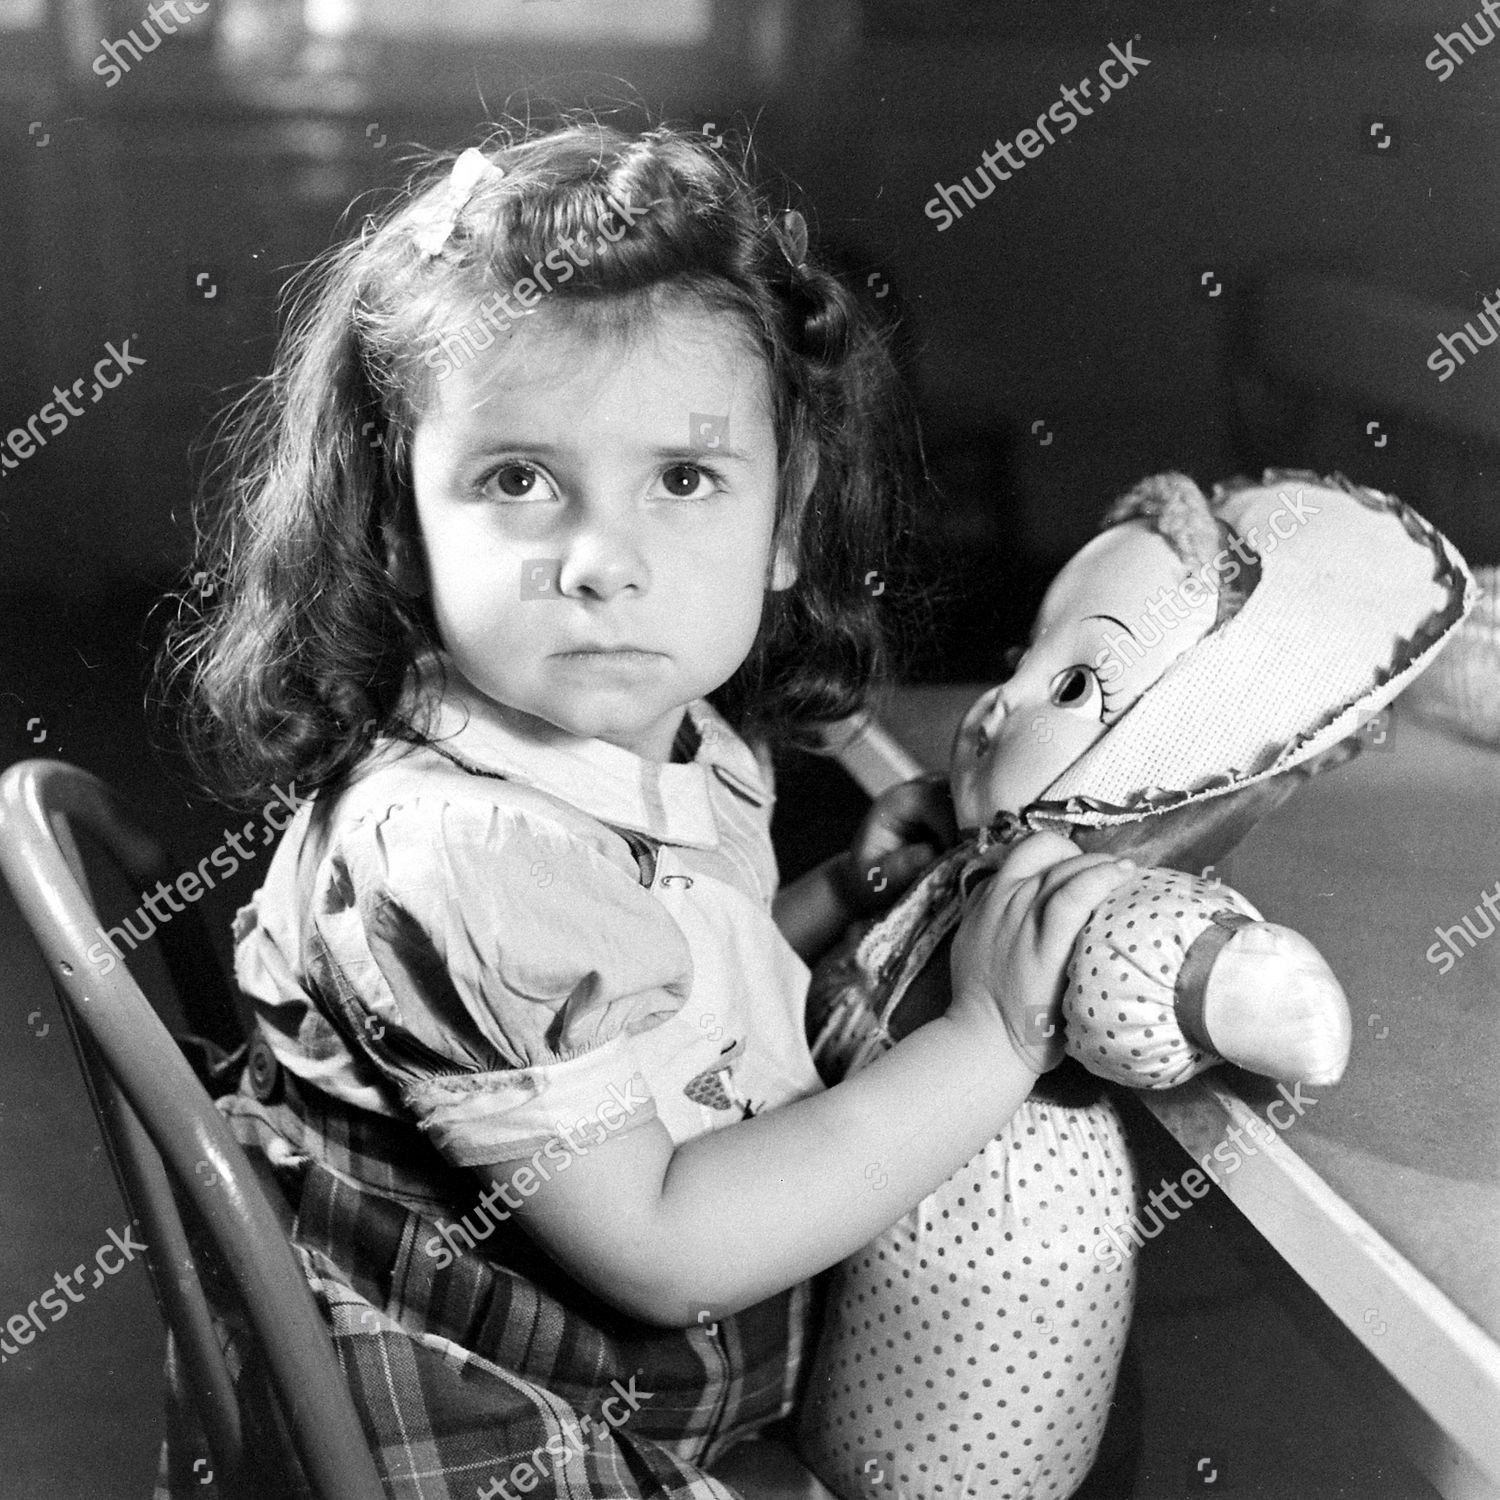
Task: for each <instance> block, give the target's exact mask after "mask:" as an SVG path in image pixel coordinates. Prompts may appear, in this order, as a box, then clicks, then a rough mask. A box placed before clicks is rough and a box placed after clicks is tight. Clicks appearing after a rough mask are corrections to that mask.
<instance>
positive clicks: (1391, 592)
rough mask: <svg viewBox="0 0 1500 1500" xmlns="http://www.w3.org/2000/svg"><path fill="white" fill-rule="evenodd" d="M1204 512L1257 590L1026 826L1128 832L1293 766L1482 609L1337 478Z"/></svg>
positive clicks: (1245, 496) (1393, 513)
mask: <svg viewBox="0 0 1500 1500" xmlns="http://www.w3.org/2000/svg"><path fill="white" fill-rule="evenodd" d="M1210 506H1211V508H1212V510H1213V512H1214V514H1215V515H1216V516H1217V517H1218V518H1219V519H1220V520H1221V521H1223V522H1225V523H1227V524H1228V525H1229V526H1231V527H1232V528H1233V529H1234V531H1235V532H1236V533H1237V535H1238V538H1239V544H1240V547H1241V548H1242V549H1243V548H1245V547H1248V548H1249V549H1251V550H1252V551H1253V552H1254V553H1255V554H1256V557H1255V561H1258V564H1259V568H1260V576H1259V578H1258V579H1257V580H1256V583H1255V587H1254V588H1253V589H1252V590H1251V592H1250V593H1249V595H1248V597H1247V598H1246V599H1245V601H1244V603H1243V605H1242V606H1241V608H1240V609H1239V611H1238V612H1237V613H1236V614H1234V615H1233V616H1232V617H1230V618H1229V619H1227V620H1225V621H1224V622H1223V623H1222V624H1219V625H1216V626H1215V627H1214V628H1213V629H1212V630H1210V631H1209V632H1208V634H1207V635H1205V636H1204V637H1203V639H1202V640H1201V641H1200V642H1199V643H1198V644H1197V645H1196V646H1194V647H1193V648H1192V650H1190V651H1188V652H1186V653H1185V654H1184V655H1183V656H1181V657H1179V658H1178V659H1177V660H1176V661H1175V662H1174V663H1173V664H1172V665H1171V667H1169V668H1168V670H1167V671H1166V672H1165V673H1164V674H1163V675H1162V677H1161V679H1160V680H1159V681H1158V682H1156V683H1155V684H1153V685H1152V686H1151V687H1150V688H1149V689H1148V690H1147V691H1146V692H1145V693H1144V694H1142V696H1141V697H1140V699H1139V700H1138V701H1137V702H1136V703H1135V704H1134V705H1133V706H1132V707H1131V708H1130V709H1129V710H1128V711H1127V712H1126V713H1125V714H1124V715H1123V716H1122V717H1121V718H1120V720H1119V721H1118V722H1117V723H1116V724H1115V725H1114V726H1113V728H1111V729H1110V731H1109V732H1108V733H1107V734H1106V735H1104V736H1103V737H1102V738H1101V739H1099V740H1098V741H1096V743H1095V744H1094V745H1093V746H1092V747H1090V749H1088V750H1087V751H1085V752H1084V754H1083V755H1081V756H1080V757H1079V758H1078V759H1077V760H1076V761H1074V762H1073V764H1072V765H1071V766H1069V767H1068V769H1067V770H1066V771H1064V772H1063V774H1062V775H1061V776H1060V777H1058V779H1057V780H1056V781H1055V782H1053V783H1052V785H1051V786H1050V787H1048V788H1047V790H1046V792H1045V793H1044V794H1043V795H1042V797H1040V798H1039V799H1038V800H1037V801H1035V802H1033V803H1032V804H1030V806H1028V807H1027V808H1026V809H1025V810H1024V811H1023V813H1022V815H1021V818H1020V820H1019V821H1020V822H1021V823H1023V824H1024V825H1025V826H1027V827H1030V828H1033V829H1035V828H1047V827H1060V826H1066V825H1072V826H1082V827H1096V828H1097V827H1107V826H1111V825H1115V824H1122V823H1130V822H1135V821H1137V820H1139V819H1142V818H1146V817H1150V816H1152V815H1154V814H1157V813H1160V812H1163V811H1165V810H1166V809H1168V808H1173V807H1178V806H1182V805H1185V804H1187V803H1190V802H1196V801H1201V800H1204V799H1206V798H1210V797H1218V796H1222V795H1224V794H1225V793H1227V792H1231V791H1234V790H1236V789H1237V788H1239V787H1242V786H1248V785H1249V784H1251V783H1252V782H1256V781H1262V780H1265V779H1266V778H1268V777H1271V776H1276V775H1278V774H1280V773H1281V772H1283V771H1286V770H1289V769H1290V768H1292V767H1293V766H1298V765H1301V764H1303V763H1304V762H1306V761H1309V760H1311V759H1313V758H1314V757H1315V756H1318V755H1320V754H1322V753H1323V752H1324V751H1327V750H1329V749H1330V748H1331V747H1332V746H1334V745H1336V744H1337V743H1338V742H1339V741H1341V740H1344V739H1346V738H1348V737H1349V736H1350V735H1352V734H1354V733H1355V732H1356V731H1357V730H1358V729H1359V727H1360V725H1361V723H1362V722H1363V721H1364V720H1365V719H1366V718H1368V717H1369V716H1370V715H1371V714H1373V713H1376V712H1377V711H1378V710H1380V709H1381V708H1383V707H1385V705H1386V704H1388V703H1389V702H1390V701H1391V700H1392V699H1393V698H1395V697H1396V695H1397V694H1398V693H1400V692H1401V691H1402V689H1403V688H1405V687H1406V686H1407V685H1408V684H1409V683H1410V682H1411V681H1412V680H1413V678H1415V677H1416V676H1417V675H1418V674H1419V673H1420V672H1422V671H1423V670H1424V669H1425V668H1426V667H1427V665H1428V664H1429V663H1430V662H1431V660H1432V658H1433V656H1434V655H1435V654H1436V653H1437V651H1438V650H1439V649H1440V648H1441V646H1442V645H1443V644H1444V643H1445V642H1446V640H1447V638H1448V636H1449V635H1450V634H1451V633H1452V631H1453V630H1454V629H1455V628H1456V627H1457V625H1458V624H1459V622H1460V621H1461V620H1462V619H1463V617H1464V616H1465V615H1466V614H1467V613H1468V612H1469V610H1470V609H1472V608H1473V607H1474V605H1475V603H1476V602H1477V600H1478V597H1479V590H1478V586H1477V584H1476V583H1475V581H1474V578H1473V576H1472V574H1471V573H1470V572H1469V569H1468V566H1467V565H1466V564H1465V562H1464V560H1463V558H1462V557H1461V556H1460V555H1459V554H1458V552H1457V551H1456V550H1455V549H1454V547H1453V546H1452V544H1451V543H1450V542H1449V541H1448V540H1447V539H1446V538H1445V537H1444V536H1443V535H1442V534H1441V533H1440V532H1439V531H1438V530H1437V529H1436V528H1435V527H1433V526H1432V525H1430V524H1429V523H1428V522H1427V521H1425V520H1424V519H1423V518H1422V517H1421V516H1419V515H1418V514H1417V513H1416V512H1415V511H1414V510H1412V509H1411V507H1410V506H1408V505H1405V504H1403V503H1402V502H1401V501H1400V500H1398V499H1396V498H1395V496H1393V495H1386V494H1382V493H1381V492H1380V491H1378V490H1372V489H1367V488H1365V487H1363V486H1360V485H1356V484H1352V483H1351V482H1350V481H1349V480H1347V479H1345V478H1344V476H1343V475H1342V474H1334V475H1333V476H1332V477H1331V478H1327V479H1323V478H1320V477H1319V476H1318V475H1316V474H1314V473H1311V472H1309V471H1306V470H1295V469H1289V470H1267V471H1266V472H1265V474H1264V475H1263V477H1262V479H1261V481H1260V483H1259V484H1256V483H1254V482H1253V481H1250V480H1247V479H1239V480H1234V481H1231V482H1229V483H1227V484H1222V485H1220V486H1218V487H1217V488H1216V489H1215V490H1214V493H1213V495H1212V497H1211V498H1210ZM1165 628H1170V626H1167V627H1165Z"/></svg>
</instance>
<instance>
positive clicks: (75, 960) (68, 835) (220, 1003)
mask: <svg viewBox="0 0 1500 1500" xmlns="http://www.w3.org/2000/svg"><path fill="white" fill-rule="evenodd" d="M80 835H82V836H85V837H86V838H87V839H88V840H90V841H91V843H92V844H93V845H95V846H97V847H98V848H99V849H100V850H101V851H102V852H103V853H104V854H105V855H106V856H107V857H108V859H109V860H110V861H111V862H112V863H113V864H114V865H115V866H116V867H117V868H118V870H119V871H120V872H121V873H122V874H123V875H124V876H125V877H126V879H127V880H128V881H129V883H130V885H131V886H132V887H133V888H134V889H136V890H139V891H142V892H143V893H144V892H147V891H152V890H154V889H156V887H157V885H158V882H161V881H166V882H168V883H169V884H170V883H171V882H172V881H173V880H175V878H176V877H177V875H178V874H179V873H180V870H179V869H177V868H175V867H174V866H173V865H172V864H171V862H170V861H169V859H168V858H167V856H166V854H165V853H164V851H163V850H162V849H161V848H160V847H159V846H158V845H157V844H156V843H155V842H154V841H153V840H151V839H150V838H149V837H147V836H146V835H145V834H143V833H142V832H141V831H140V830H139V829H138V828H137V827H136V826H134V824H133V823H132V821H131V819H130V818H129V816H128V814H127V813H126V811H125V809H124V807H123V806H122V804H121V803H120V801H119V799H118V798H116V797H115V795H114V794H113V793H112V792H111V791H110V789H109V788H108V787H107V786H106V785H105V784H104V783H103V782H102V781H100V780H99V779H98V778H97V777H95V776H92V775H90V774H89V773H88V772H86V771H83V770H80V769H78V768H77V767H75V766H70V765H68V764H66V763H64V762H60V761H45V760H31V761H22V762H20V763H19V764H17V765H14V766H11V767H10V768H9V769H8V770H7V771H6V772H5V773H4V775H3V776H0V873H3V875H4V877H5V880H6V882H7V883H8V885H9V886H10V889H11V892H12V894H13V895H14V897H15V900H16V904H17V905H18V907H19V908H20V910H21V913H22V915H23V917H24V918H25V920H26V922H27V924H28V926H29V927H30V929H31V931H32V934H33V935H34V936H35V938H36V941H37V944H38V946H39V947H40V948H41V951H42V954H43V956H44V958H45V960H46V963H47V968H48V971H49V973H50V975H51V978H52V982H53V987H54V989H55V990H56V992H57V995H58V998H59V1001H60V1002H61V1004H62V1009H63V1015H64V1017H65V1019H66V1021H67V1024H68V1031H69V1035H70V1036H71V1037H72V1040H73V1044H74V1048H75V1051H76V1052H77V1055H78V1059H79V1064H80V1066H81V1068H82V1069H83V1073H84V1078H85V1082H86V1083H87V1085H88V1090H89V1096H90V1098H91V1100H92V1102H93V1106H94V1111H95V1114H96V1116H97V1117H98V1120H99V1125H100V1129H101V1131H102V1132H103V1135H104V1139H105V1143H106V1145H107V1147H108V1148H109V1153H110V1157H111V1160H112V1162H113V1165H114V1169H115V1173H116V1176H117V1177H118V1179H119V1182H120V1188H121V1191H122V1193H123V1195H124V1197H125V1201H126V1206H127V1208H128V1209H129V1210H130V1212H131V1213H132V1215H134V1217H135V1218H136V1219H137V1220H139V1222H140V1224H141V1226H142V1230H143V1233H144V1236H145V1238H146V1241H147V1246H148V1248H147V1250H146V1252H145V1256H144V1259H145V1260H146V1263H147V1267H148V1270H149V1272H150V1275H151V1282H152V1287H153V1289H154V1291H155V1293H156V1298H157V1302H158V1305H159V1306H160V1308H161V1311H162V1315H163V1317H164V1319H165V1320H166V1322H167V1325H168V1327H169V1328H170V1329H171V1331H172V1334H173V1336H174V1339H175V1342H176V1345H177V1355H178V1358H179V1359H180V1361H181V1364H182V1367H183V1370H184V1372H185V1374H186V1376H187V1379H188V1383H189V1385H190V1388H191V1391H192V1395H193V1400H194V1404H195V1407H196V1410H197V1414H198V1416H199V1418H200V1420H201V1422H202V1424H203V1429H204V1434H205V1436H206V1437H207V1440H208V1443H209V1447H210V1449H211V1451H212V1454H213V1460H214V1468H215V1473H216V1476H217V1477H218V1479H219V1481H220V1484H221V1486H222V1488H223V1492H224V1493H227V1494H235V1493H236V1492H237V1491H238V1492H239V1493H242V1494H244V1495H247V1496H264V1495H268V1494H271V1493H273V1492H279V1490H280V1489H282V1488H298V1489H301V1490H302V1492H304V1493H305V1484H310V1485H311V1487H312V1491H313V1493H314V1494H315V1495H316V1496H317V1497H318V1500H381V1497H382V1496H383V1495H384V1489H383V1486H382V1485H381V1482H380V1479H379V1476H378V1474H377V1472H376V1468H375V1462H374V1459H373V1458H372V1456H371V1454H370V1450H369V1445H368V1443H367V1441H366V1438H365V1435H364V1432H363V1429H362V1428H361V1426H360V1423H359V1418H358V1415H357V1413H356V1411H355V1408H354V1403H353V1400H352V1398H351V1397H350V1394H349V1388H348V1385H347V1383H346V1382H345V1380H344V1377H343V1374H342V1372H341V1370H340V1368H339V1364H338V1360H337V1358H336V1357H335V1355H334V1352H333V1346H332V1342H331V1340H330V1339H329V1337H328V1334H327V1331H326V1329H325V1328H324V1325H323V1322H322V1319H321V1317H320V1315H319V1312H318V1309H317V1305H316V1303H315V1302H314V1301H313V1297H312V1292H311V1290H310V1288H309V1287H308V1285H307V1282H306V1280H305V1278H304V1276H303V1273H302V1270H301V1267H300V1265H299V1263H298V1261H297V1258H296V1255H295V1253H294V1251H293V1249H292V1246H291V1243H290V1240H289V1230H290V1223H291V1216H290V1212H289V1210H288V1208H287V1205H286V1203H285V1200H284V1199H283V1198H282V1197H281V1195H280V1193H279V1192H277V1191H276V1190H275V1187H274V1183H271V1184H269V1185H270V1187H271V1191H270V1192H269V1193H268V1192H267V1191H266V1189H265V1187H264V1186H263V1179H262V1176H261V1175H260V1173H259V1172H258V1171H257V1168H256V1166H255V1165H253V1162H252V1158H251V1157H250V1156H249V1155H247V1153H246V1152H245V1151H244V1150H242V1148H241V1147H240V1145H239V1143H238V1141H236V1140H235V1138H234V1136H233V1135H232V1134H231V1133H230V1131H229V1128H228V1126H227V1124H226V1123H225V1120H224V1117H223V1116H222V1115H221V1114H220V1113H219V1111H218V1110H217V1109H216V1108H215V1107H214V1104H213V1101H212V1099H211V1098H210V1097H209V1095H208V1092H207V1091H206V1090H205V1088H204V1087H203V1085H202V1084H201V1083H200V1082H199V1080H198V1077H197V1076H196V1074H195V1073H194V1072H193V1070H192V1068H191V1067H190V1066H189V1064H188V1061H187V1059H186V1057H185V1056H184V1054H183V1052H182V1050H181V1048H180V1047H179V1046H178V1045H177V1043H176V1041H175V1040H174V1039H173V1037H172V1034H171V1033H170V1032H169V1031H168V1030H167V1028H166V1026H165V1025H164V1024H163V1022H162V1020H161V1018H160V1017H159V1016H158V1015H157V1013H156V1010H155V1008H154V1007H153V1006H152V1004H151V1002H150V1001H149V1000H148V999H147V998H146V996H145V994H144V993H143V992H142V990H141V988H140V986H139V985H138V984H137V982H136V980H135V979H134V977H133V976H132V975H131V972H130V970H129V968H128V967H127V966H126V964H125V963H123V962H120V961H118V960H115V961H108V957H107V955H106V957H99V955H100V953H101V949H102V948H103V945H101V944H100V942H99V941H98V938H99V933H100V931H101V930H102V929H101V923H100V920H99V916H98V914H97V913H96V911H95V905H94V900H93V896H92V893H91V888H90V885H89V879H88V873H87V871H86V869H85V866H84V862H83V859H82V856H81V851H80V847H79V836H80ZM154 941H155V942H156V943H157V945H158V946H159V950H160V954H161V957H162V959H163V961H164V965H165V969H166V972H167V974H168V976H169V979H170V982H171V984H172V986H173V987H174V988H175V990H176V992H177V998H178V1000H179V1002H180V1003H182V1004H183V1006H184V1011H185V1014H186V1015H187V1016H188V1017H189V1018H190V1020H192V1021H195V1022H199V1021H200V1018H201V1023H202V1024H203V1025H204V1029H205V1030H206V1031H208V1032H209V1034H210V1035H212V1034H213V1033H214V1032H218V1033H219V1034H220V1035H221V1036H222V1035H223V1033H224V1031H225V1029H226V1026H227V1025H229V1024H231V1021H230V1018H232V1017H233V1014H234V1009H233V1003H232V1001H231V999H230V995H231V991H230V989H229V986H228V984H227V982H226V980H225V978H224V975H223V973H222V971H221V970H220V967H219V964H218V962H217V959H216V958H215V956H214V950H213V947H212V945H211V943H210V942H209V940H208V937H207V934H206V932H205V931H204V929H203V926H202V923H201V922H200V921H199V919H198V917H197V914H196V912H195V911H194V909H193V908H192V906H191V905H188V906H186V908H185V909H184V910H183V911H182V912H181V914H179V915H174V916H173V918H172V920H171V921H169V922H165V923H163V924H161V925H160V926H159V927H158V928H157V930H156V933H155V938H154ZM90 949H92V950H93V951H94V954H95V956H96V959H97V961H91V960H90V958H89V952H90ZM174 1185H175V1187H176V1189H177V1191H178V1193H180V1194H181V1195H182V1198H183V1201H184V1202H186V1203H187V1204H189V1205H191V1209H192V1212H193V1214H194V1215H195V1216H196V1221H197V1222H196V1225H195V1228H197V1229H198V1231H199V1232H200V1233H201V1235H202V1236H204V1237H206V1240H207V1243H208V1245H209V1246H211V1248H212V1252H213V1254H214V1256H215V1257H216V1258H217V1261H218V1269H220V1270H221V1271H222V1274H223V1277H224V1278H225V1279H227V1283H228V1286H229V1288H230V1290H231V1292H232V1295H233V1298H234V1300H235V1302H236V1303H237V1304H238V1306H239V1310H240V1311H242V1312H243V1315H244V1317H245V1319H246V1320H247V1322H248V1324H249V1326H250V1328H251V1329H252V1330H253V1333H254V1335H255V1337H256V1339H257V1340H258V1343H259V1349H260V1354H261V1356H262V1357H263V1360H264V1365H265V1368H266V1374H267V1380H268V1383H269V1385H270V1387H271V1390H272V1391H273V1393H274V1396H275V1398H276V1403H277V1405H278V1406H279V1408H280V1416H281V1418H282V1420H283V1421H284V1424H285V1431H286V1435H287V1437H288V1438H289V1440H290V1445H291V1448H292V1449H293V1450H294V1451H295V1454H296V1457H297V1459H298V1460H299V1461H300V1463H301V1466H302V1469H303V1470H304V1472H305V1476H306V1478H305V1482H304V1481H302V1480H301V1479H299V1478H297V1477H296V1476H295V1475H293V1474H290V1473H283V1474H276V1473H273V1472H270V1468H271V1467H272V1466H274V1465H275V1463H276V1462H277V1460H276V1459H275V1457H274V1456H271V1455H268V1454H267V1453H266V1452H264V1451H263V1450H262V1446H261V1443H260V1442H259V1441H252V1438H255V1437H256V1436H257V1435H256V1434H255V1433H253V1432H252V1430H251V1428H250V1426H249V1424H247V1423H245V1422H244V1421H242V1417H241V1408H240V1403H239V1399H238V1396H237V1393H236V1388H235V1383H234V1381H233V1380H232V1378H231V1375H230V1371H229V1368H228V1365H227V1363H226V1360H225V1357H224V1353H223V1350H222V1347H221V1343H220V1340H219V1337H218V1335H217V1333H216V1332H215V1325H214V1320H213V1317H212V1315H211V1313H210V1308H209V1300H208V1297H207V1296H206V1295H205V1291H204V1286H203V1281H202V1279H201V1277H200V1273H199V1268H198V1264H197V1262H196V1260H195V1257H194V1254H193V1249H192V1243H191V1241H190V1239H189V1234H188V1229H187V1226H186V1225H185V1224H184V1222H183V1218H182V1216H181V1214H180V1213H179V1210H178V1200H177V1198H176V1197H175V1196H174V1193H173V1186H174ZM284 1464H285V1465H286V1466H288V1467H289V1466H290V1457H289V1455H287V1456H286V1458H285V1460H284Z"/></svg>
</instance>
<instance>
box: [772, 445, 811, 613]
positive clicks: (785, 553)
mask: <svg viewBox="0 0 1500 1500" xmlns="http://www.w3.org/2000/svg"><path fill="white" fill-rule="evenodd" d="M817 482H818V453H817V450H816V449H815V448H813V447H812V446H811V444H808V445H805V446H803V447H801V448H800V449H799V450H798V456H797V458H796V459H794V460H793V462H792V467H791V472H790V474H789V475H788V484H789V486H790V488H791V491H792V503H791V505H790V506H789V507H788V508H787V514H786V517H785V519H784V520H783V521H782V523H781V527H780V531H781V540H780V541H779V542H777V544H776V557H775V562H774V563H773V565H772V568H771V582H770V585H769V587H770V588H772V589H773V590H776V589H789V588H791V586H792V585H793V584H794V583H796V581H797V578H798V572H799V570H798V567H797V549H796V547H795V546H792V545H790V544H789V543H788V541H787V538H788V537H789V536H795V535H796V534H797V532H798V531H799V530H800V529H801V526H802V513H803V511H804V509H805V508H806V506H807V501H808V497H809V496H810V495H811V494H812V492H813V486H814V485H815V484H817Z"/></svg>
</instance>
